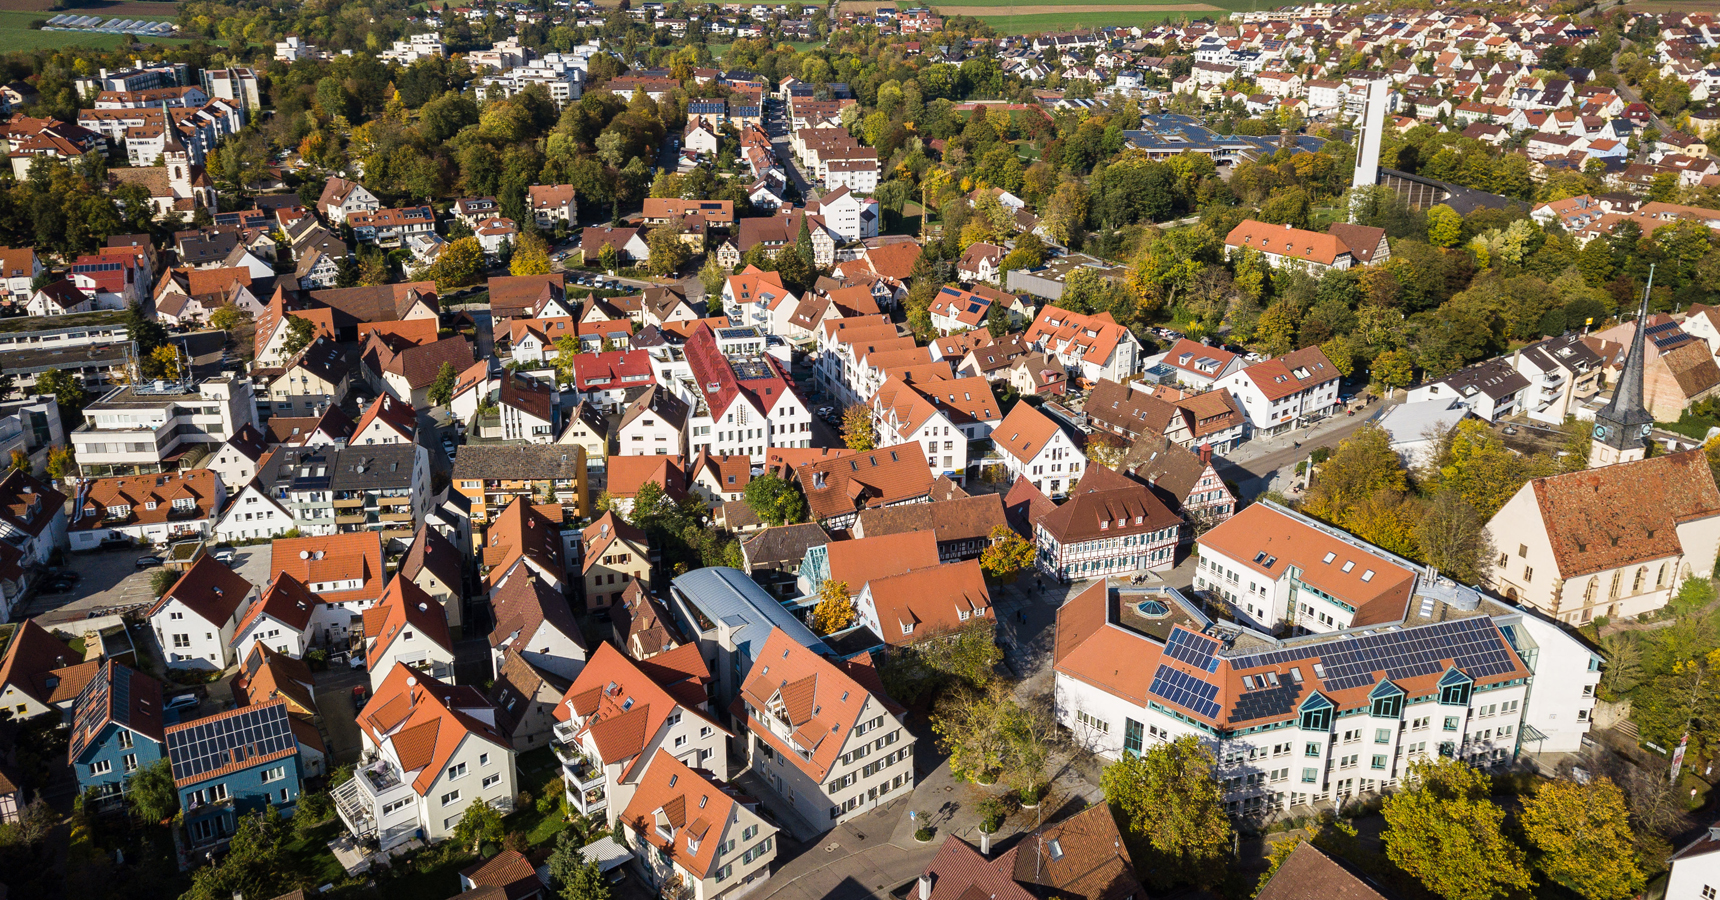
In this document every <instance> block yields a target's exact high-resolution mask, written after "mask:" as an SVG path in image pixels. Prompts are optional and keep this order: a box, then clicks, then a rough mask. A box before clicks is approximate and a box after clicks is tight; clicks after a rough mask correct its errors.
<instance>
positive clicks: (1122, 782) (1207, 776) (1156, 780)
mask: <svg viewBox="0 0 1720 900" xmlns="http://www.w3.org/2000/svg"><path fill="white" fill-rule="evenodd" d="M1214 763H1215V760H1214V759H1213V756H1212V751H1211V750H1209V749H1207V748H1206V747H1204V746H1202V745H1201V743H1200V741H1199V740H1197V739H1196V738H1195V737H1193V736H1192V735H1190V736H1185V737H1181V738H1178V739H1176V740H1174V741H1170V742H1168V743H1161V744H1155V745H1154V746H1153V747H1151V748H1150V749H1148V750H1147V752H1146V753H1144V754H1142V755H1139V756H1136V755H1132V754H1125V755H1124V756H1123V758H1122V759H1119V760H1117V761H1116V762H1114V763H1112V764H1111V765H1109V766H1107V767H1106V768H1105V771H1104V773H1103V774H1102V775H1101V776H1100V784H1101V786H1102V787H1103V788H1104V790H1105V802H1107V803H1109V804H1110V805H1111V811H1112V813H1113V814H1115V815H1116V816H1117V818H1118V820H1119V822H1120V824H1122V826H1123V828H1124V830H1125V833H1126V834H1127V835H1128V837H1129V838H1130V839H1131V840H1132V843H1133V847H1132V848H1131V849H1134V848H1139V853H1138V854H1133V855H1134V859H1135V867H1136V869H1137V870H1139V871H1141V872H1144V873H1145V875H1146V878H1147V881H1148V882H1149V883H1150V884H1152V885H1156V886H1157V887H1158V888H1159V889H1160V890H1163V889H1165V888H1167V887H1170V886H1171V885H1173V884H1175V883H1177V882H1184V881H1192V882H1193V883H1195V884H1196V885H1199V886H1202V887H1207V886H1211V885H1215V884H1217V883H1218V882H1219V881H1220V880H1221V879H1222V878H1223V875H1224V860H1225V856H1226V854H1227V853H1228V852H1229V850H1230V843H1231V829H1230V818H1229V816H1227V815H1225V812H1224V796H1223V794H1222V793H1221V791H1220V789H1219V785H1218V779H1217V778H1215V777H1213V771H1212V770H1213V766H1214Z"/></svg>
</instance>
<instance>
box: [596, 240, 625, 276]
mask: <svg viewBox="0 0 1720 900" xmlns="http://www.w3.org/2000/svg"><path fill="white" fill-rule="evenodd" d="M597 265H598V266H599V267H601V268H602V269H603V271H605V272H614V271H615V270H617V269H619V268H621V251H619V250H616V249H615V245H614V244H604V245H603V247H602V248H601V249H599V250H598V251H597Z"/></svg>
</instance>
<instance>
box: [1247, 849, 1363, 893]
mask: <svg viewBox="0 0 1720 900" xmlns="http://www.w3.org/2000/svg"><path fill="white" fill-rule="evenodd" d="M1254 898H1255V900H1393V895H1391V894H1387V893H1386V892H1385V889H1384V888H1382V887H1380V886H1379V885H1377V884H1375V883H1374V880H1373V879H1372V878H1369V877H1368V876H1367V875H1365V874H1363V873H1362V872H1361V871H1360V870H1359V869H1357V868H1356V867H1354V866H1352V865H1350V864H1348V863H1346V862H1345V861H1343V860H1341V859H1339V858H1338V857H1336V856H1332V855H1330V854H1328V853H1327V852H1326V851H1324V850H1321V849H1320V848H1319V847H1316V846H1314V844H1312V843H1311V842H1309V841H1302V842H1301V843H1298V844H1297V845H1296V848H1295V849H1294V850H1291V851H1290V855H1289V856H1288V857H1285V859H1284V862H1282V863H1280V864H1279V866H1278V870H1277V871H1275V872H1273V873H1272V877H1271V879H1269V880H1268V881H1267V882H1266V885H1265V886H1264V887H1262V888H1261V889H1260V893H1258V894H1255V895H1254Z"/></svg>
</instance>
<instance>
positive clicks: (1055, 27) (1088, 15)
mask: <svg viewBox="0 0 1720 900" xmlns="http://www.w3.org/2000/svg"><path fill="white" fill-rule="evenodd" d="M944 12H945V14H946V15H961V14H962V12H961V9H960V8H959V7H951V8H950V9H948V10H945V11H944ZM1223 15H1225V13H1224V11H1223V10H1214V11H1209V12H1178V11H1174V10H1166V11H1164V12H1154V11H1150V10H1126V11H1123V12H1114V13H1108V12H1078V13H1042V14H1035V15H1028V16H981V17H980V20H981V21H983V22H985V24H987V25H990V26H991V27H992V28H994V29H996V30H997V31H1000V32H1002V33H1004V34H1049V33H1053V32H1062V31H1074V30H1077V29H1089V28H1103V27H1104V26H1106V25H1149V24H1154V23H1158V22H1163V21H1165V20H1166V19H1177V18H1180V17H1182V16H1188V17H1189V18H1191V19H1199V18H1203V17H1210V18H1218V17H1220V16H1223Z"/></svg>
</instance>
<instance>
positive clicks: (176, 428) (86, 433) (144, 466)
mask: <svg viewBox="0 0 1720 900" xmlns="http://www.w3.org/2000/svg"><path fill="white" fill-rule="evenodd" d="M256 419H257V408H256V401H255V399H254V395H253V394H252V392H251V383H250V382H249V381H247V380H245V379H243V378H234V377H231V376H227V375H222V376H219V377H216V378H208V379H204V380H203V381H200V382H198V383H196V384H186V383H181V382H153V383H143V384H129V385H123V386H120V387H116V388H114V389H113V390H111V391H108V392H107V393H106V394H103V395H102V397H101V399H99V400H97V401H96V402H94V403H91V404H90V405H89V406H88V407H87V408H85V410H84V424H82V425H80V426H78V428H77V430H75V431H73V432H72V434H71V438H72V447H73V448H74V449H75V450H76V451H77V456H78V465H79V467H80V468H81V469H82V470H83V473H84V474H85V475H135V474H142V473H148V472H161V471H165V470H169V469H172V468H173V466H172V465H171V464H169V463H168V461H169V460H170V459H176V458H178V457H179V456H181V455H183V454H184V453H185V452H186V451H187V450H189V449H191V447H192V446H193V445H204V447H205V448H206V449H207V450H208V452H210V453H213V452H215V451H216V450H218V449H220V445H222V444H224V443H226V442H227V440H228V439H229V438H231V437H233V435H235V434H237V433H238V431H239V429H241V428H243V427H245V426H246V425H253V426H254V425H256Z"/></svg>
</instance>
